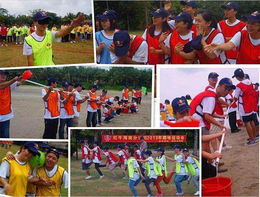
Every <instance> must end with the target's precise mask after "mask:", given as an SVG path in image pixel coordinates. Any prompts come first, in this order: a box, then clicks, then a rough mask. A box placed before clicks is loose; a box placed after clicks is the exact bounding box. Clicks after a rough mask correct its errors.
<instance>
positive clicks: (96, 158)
mask: <svg viewBox="0 0 260 197" xmlns="http://www.w3.org/2000/svg"><path fill="white" fill-rule="evenodd" d="M93 145H94V148H93V149H92V151H93V155H92V160H93V163H94V164H95V169H96V171H97V172H98V174H99V175H100V178H99V179H102V178H103V177H104V174H103V173H102V172H101V171H100V169H99V168H100V167H106V165H100V163H101V160H102V159H101V150H100V147H99V146H98V141H95V142H94V143H93Z"/></svg>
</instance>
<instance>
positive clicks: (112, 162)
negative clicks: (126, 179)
mask: <svg viewBox="0 0 260 197" xmlns="http://www.w3.org/2000/svg"><path fill="white" fill-rule="evenodd" d="M104 154H105V155H106V156H107V157H108V160H109V161H110V162H111V164H115V163H116V162H114V160H113V159H112V158H111V157H110V155H109V153H108V152H104ZM112 154H113V153H112Z"/></svg>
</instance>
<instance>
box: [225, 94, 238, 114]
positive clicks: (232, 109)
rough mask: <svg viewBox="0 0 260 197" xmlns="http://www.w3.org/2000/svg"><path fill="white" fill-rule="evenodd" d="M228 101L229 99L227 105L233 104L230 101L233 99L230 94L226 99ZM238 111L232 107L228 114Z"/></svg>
mask: <svg viewBox="0 0 260 197" xmlns="http://www.w3.org/2000/svg"><path fill="white" fill-rule="evenodd" d="M225 98H226V99H227V104H230V103H231V101H230V99H232V97H231V96H230V95H229V94H227V96H226V97H225ZM236 110H237V108H233V107H232V106H231V107H230V108H229V110H228V113H231V112H234V111H236Z"/></svg>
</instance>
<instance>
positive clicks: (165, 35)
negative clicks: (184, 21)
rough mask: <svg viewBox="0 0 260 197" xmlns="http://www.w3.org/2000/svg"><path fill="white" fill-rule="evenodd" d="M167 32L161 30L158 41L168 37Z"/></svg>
mask: <svg viewBox="0 0 260 197" xmlns="http://www.w3.org/2000/svg"><path fill="white" fill-rule="evenodd" d="M168 35H169V34H168V33H167V32H162V34H161V36H160V38H159V42H160V43H161V42H164V41H165V40H166V38H167V37H168Z"/></svg>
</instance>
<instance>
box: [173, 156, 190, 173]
mask: <svg viewBox="0 0 260 197" xmlns="http://www.w3.org/2000/svg"><path fill="white" fill-rule="evenodd" d="M177 156H178V155H174V159H176V158H177ZM175 163H176V174H179V173H180V172H181V168H182V167H184V168H185V172H186V173H188V167H187V165H185V164H184V163H182V164H183V166H182V165H181V163H179V162H177V161H176V162H175Z"/></svg>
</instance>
